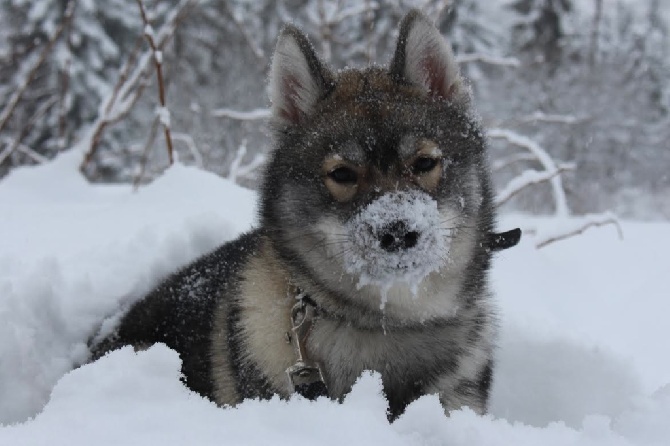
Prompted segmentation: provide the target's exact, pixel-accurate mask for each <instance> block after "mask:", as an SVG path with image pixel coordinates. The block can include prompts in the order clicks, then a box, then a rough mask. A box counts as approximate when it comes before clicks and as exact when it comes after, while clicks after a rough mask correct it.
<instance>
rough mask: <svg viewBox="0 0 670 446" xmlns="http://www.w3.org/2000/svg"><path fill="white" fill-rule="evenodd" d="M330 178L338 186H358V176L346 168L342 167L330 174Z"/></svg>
mask: <svg viewBox="0 0 670 446" xmlns="http://www.w3.org/2000/svg"><path fill="white" fill-rule="evenodd" d="M328 177H330V179H332V180H333V181H335V182H336V183H338V184H348V185H351V184H356V183H357V182H358V174H357V173H356V172H355V171H354V170H353V169H350V168H348V167H345V166H340V167H338V168H336V169H333V170H331V171H330V172H328Z"/></svg>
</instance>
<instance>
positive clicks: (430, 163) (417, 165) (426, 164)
mask: <svg viewBox="0 0 670 446" xmlns="http://www.w3.org/2000/svg"><path fill="white" fill-rule="evenodd" d="M437 163H438V159H437V158H431V157H428V156H420V157H419V158H417V159H416V161H414V164H413V165H412V171H413V172H414V174H416V175H420V174H422V173H426V172H430V171H431V170H433V169H434V168H435V166H437Z"/></svg>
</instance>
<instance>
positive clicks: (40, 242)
mask: <svg viewBox="0 0 670 446" xmlns="http://www.w3.org/2000/svg"><path fill="white" fill-rule="evenodd" d="M79 156H80V155H79V154H78V153H76V151H72V152H71V153H67V154H64V155H61V156H60V157H59V158H58V159H57V160H55V161H54V162H52V163H50V164H47V165H43V166H39V167H32V168H23V169H19V170H16V171H14V172H13V173H12V174H11V175H10V176H9V177H7V178H5V179H3V180H2V181H0V423H2V426H1V427H0V444H3V445H5V444H7V445H10V444H11V445H24V444H26V445H27V444H30V445H33V444H45V445H58V444H63V445H65V444H67V445H79V444H82V445H84V444H86V445H88V444H93V443H94V444H97V445H105V444H110V445H112V444H114V445H117V444H161V445H166V446H167V445H172V444H175V445H176V444H180V445H181V444H198V445H207V444H217V445H219V444H263V445H266V444H270V443H272V444H289V443H290V444H292V445H302V444H321V445H331V444H333V445H335V444H337V445H341V444H347V443H348V444H366V445H374V444H384V445H387V446H388V445H396V444H397V445H434V444H448V445H510V444H514V445H518V446H523V445H538V444H542V445H544V446H549V445H565V444H573V445H668V444H670V424H669V423H668V422H667V420H670V384H669V383H670V355H668V348H667V347H666V346H665V342H666V341H665V340H666V339H670V324H667V323H666V322H665V320H666V318H667V317H668V314H670V300H668V299H667V296H666V294H667V292H665V290H664V288H665V287H664V285H665V282H666V281H667V274H668V272H670V271H669V270H668V262H667V261H666V260H665V259H664V255H665V254H667V252H668V251H669V248H670V224H647V223H634V222H624V223H623V229H624V236H625V238H624V240H623V241H619V239H618V238H617V235H616V232H615V230H614V229H611V228H602V229H597V230H592V231H590V232H587V233H586V234H584V235H582V236H579V237H576V238H572V239H569V240H567V241H563V242H560V243H556V244H553V245H551V246H548V247H546V248H544V249H542V250H537V249H535V248H534V246H533V243H532V241H533V235H532V233H533V232H536V233H538V234H539V233H542V232H545V233H546V231H555V230H556V225H564V224H568V223H569V222H560V221H558V222H557V221H554V220H542V219H537V218H530V217H525V216H514V215H510V216H505V218H503V223H502V224H501V228H503V229H504V228H508V227H510V226H512V225H518V226H521V227H522V228H524V229H525V230H526V237H525V239H524V240H522V243H521V245H520V246H519V247H517V248H515V249H513V250H510V251H507V252H504V253H502V254H500V255H499V256H498V257H497V259H496V261H495V264H494V270H493V284H494V289H495V290H496V293H497V297H498V301H499V306H500V324H501V339H500V346H499V350H498V366H497V369H496V373H495V381H494V387H493V394H492V401H491V413H490V414H489V415H487V416H483V417H482V416H477V415H475V414H474V413H473V412H472V411H469V410H467V409H464V410H461V411H457V412H454V413H452V414H451V416H450V417H448V418H447V417H445V416H444V414H443V412H442V409H441V407H440V405H439V403H438V401H437V398H436V397H435V396H426V397H423V398H421V399H419V400H418V401H416V402H414V403H413V404H412V405H410V407H409V408H408V410H407V411H406V413H405V414H404V415H403V416H402V417H401V418H400V419H399V420H397V421H396V422H395V423H393V424H389V423H388V421H387V420H386V414H385V411H386V401H385V399H384V398H383V395H382V393H381V383H380V379H379V377H378V376H377V375H375V374H372V373H371V374H365V375H364V376H362V377H361V378H360V379H359V382H358V384H357V385H356V386H355V388H354V390H353V391H352V393H351V394H350V395H349V396H348V397H347V398H346V400H345V401H344V402H343V403H342V404H339V403H335V402H332V401H329V400H325V399H322V400H318V401H315V402H309V401H306V400H303V399H301V398H297V397H296V398H294V399H292V400H291V401H288V402H286V401H281V400H279V399H273V400H271V401H246V402H244V403H243V404H241V405H240V406H239V407H237V408H226V409H221V408H217V407H216V406H214V405H213V404H212V403H210V402H209V401H206V400H204V399H202V398H201V397H200V396H199V395H197V394H194V393H192V392H190V391H189V390H188V389H187V388H186V387H184V386H183V385H182V384H181V382H180V381H179V369H180V362H179V358H178V355H177V354H176V353H175V352H173V351H171V350H169V349H168V348H166V347H165V346H162V345H156V346H154V347H152V348H150V349H149V350H147V351H143V352H138V353H135V352H134V351H132V349H130V348H126V349H122V350H119V351H116V352H113V353H111V354H109V355H108V356H106V357H105V358H103V359H101V360H100V361H98V362H96V363H93V364H88V365H85V366H82V367H80V368H76V369H74V370H73V368H74V367H75V365H77V364H81V363H83V362H85V361H86V358H87V355H88V350H87V347H86V342H87V340H88V339H89V337H90V336H91V335H92V334H93V333H95V332H96V331H97V330H99V329H101V328H102V329H103V330H104V329H105V328H106V327H109V326H111V325H112V324H113V322H114V315H115V314H117V313H118V311H119V309H120V308H123V307H124V306H127V305H129V304H131V303H132V302H133V301H134V300H135V299H137V298H139V297H141V296H142V295H143V294H144V293H146V292H147V291H148V290H149V289H151V288H152V287H153V286H155V285H156V284H157V283H158V281H160V280H161V278H162V277H164V276H165V275H167V274H168V273H169V272H171V271H173V270H174V269H176V268H178V267H179V266H181V265H184V264H186V263H187V262H189V261H190V260H192V259H194V258H195V257H197V256H199V255H201V254H203V253H205V252H207V251H209V250H211V249H213V248H214V247H215V246H217V245H219V244H220V243H223V242H225V241H227V240H230V239H232V238H234V237H236V236H237V235H238V234H239V233H240V232H243V231H245V230H247V229H248V228H250V227H251V225H252V224H253V221H254V207H255V200H256V197H255V194H254V193H253V192H250V191H247V190H245V189H242V188H239V187H237V186H235V185H234V184H232V183H230V182H228V181H226V180H223V179H220V178H218V177H216V176H214V175H212V174H209V173H206V172H202V171H199V170H196V169H193V168H188V167H184V166H181V165H175V166H173V167H172V168H170V169H169V170H168V172H166V174H165V175H164V176H163V177H161V178H159V179H158V180H157V181H155V182H154V183H153V184H151V185H149V186H147V187H144V188H142V189H140V190H139V191H138V192H133V191H132V189H131V188H130V187H127V186H94V185H90V184H88V183H86V182H85V181H84V180H83V179H81V178H80V177H79V175H78V174H77V165H78V162H79ZM103 321H105V322H104V323H103Z"/></svg>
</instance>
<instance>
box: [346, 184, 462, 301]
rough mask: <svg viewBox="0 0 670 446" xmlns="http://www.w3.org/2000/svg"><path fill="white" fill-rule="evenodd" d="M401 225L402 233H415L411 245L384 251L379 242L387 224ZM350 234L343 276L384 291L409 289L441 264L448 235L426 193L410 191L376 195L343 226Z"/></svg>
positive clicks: (446, 246)
mask: <svg viewBox="0 0 670 446" xmlns="http://www.w3.org/2000/svg"><path fill="white" fill-rule="evenodd" d="M396 222H402V223H404V224H405V225H406V229H407V232H410V231H411V232H416V233H417V234H419V236H418V239H417V241H416V246H414V247H412V248H411V249H399V250H396V251H394V252H388V251H387V250H385V249H384V248H382V246H381V245H380V238H381V236H382V234H384V231H386V230H387V228H388V226H389V225H392V224H394V223H396ZM346 229H347V231H348V232H349V234H350V235H351V237H350V238H351V245H352V246H351V249H348V250H347V252H350V255H348V256H346V258H345V268H346V270H347V272H348V273H350V274H352V275H354V276H358V277H360V279H359V283H358V287H359V288H361V287H363V286H365V285H368V284H372V285H377V286H380V287H381V288H383V289H387V290H388V289H389V288H390V287H391V286H393V285H394V283H396V282H403V283H405V284H407V285H408V286H409V287H410V289H412V290H414V292H415V294H416V288H417V287H418V285H419V283H420V282H421V280H423V279H424V278H425V277H426V276H427V275H428V274H430V273H432V272H433V271H435V270H436V269H439V268H440V266H441V265H444V264H445V262H446V261H447V256H448V254H449V244H448V240H449V236H450V235H451V231H450V230H447V229H442V221H441V218H440V212H439V210H438V208H437V202H436V201H435V200H433V199H432V198H431V197H430V196H429V195H428V194H426V193H423V192H420V191H416V190H412V191H407V192H405V191H399V192H392V193H388V194H385V195H382V196H381V197H380V198H378V199H376V200H375V201H373V202H372V203H370V204H369V205H368V206H366V207H365V208H364V209H363V210H362V211H361V212H360V213H359V214H358V215H356V216H355V217H354V218H352V219H351V221H350V222H349V223H348V224H347V228H346Z"/></svg>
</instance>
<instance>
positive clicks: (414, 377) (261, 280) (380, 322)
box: [94, 11, 496, 418]
mask: <svg viewBox="0 0 670 446" xmlns="http://www.w3.org/2000/svg"><path fill="white" fill-rule="evenodd" d="M436 36H438V37H439V33H438V32H437V30H435V28H434V27H433V26H432V25H431V24H430V22H429V21H428V19H427V18H425V17H424V16H423V15H421V14H420V13H419V12H417V11H412V12H410V13H409V14H408V15H407V16H406V17H405V19H404V20H403V22H402V23H401V25H400V37H399V40H398V48H397V50H396V52H395V55H394V58H393V60H392V61H391V64H390V68H389V69H388V70H386V69H382V68H368V69H365V70H345V71H343V72H341V73H337V74H335V73H333V72H332V71H331V70H329V69H328V68H327V67H326V66H325V65H324V64H322V63H321V62H320V61H319V59H318V57H317V56H316V54H315V53H314V50H313V48H312V47H311V45H310V44H309V42H308V41H307V38H306V37H305V36H304V35H303V34H302V33H301V32H300V31H299V30H297V29H296V28H295V27H292V26H288V27H286V28H285V29H284V30H283V31H282V33H281V35H280V36H279V42H278V45H277V48H278V49H277V53H276V54H275V57H274V59H273V67H272V70H271V80H270V85H271V88H272V94H271V97H272V100H273V104H274V105H273V113H274V118H273V120H274V121H273V126H274V132H275V140H276V149H275V150H274V152H273V154H272V157H271V159H270V161H269V163H268V165H267V169H266V172H265V177H264V182H263V185H262V188H261V192H260V198H261V209H260V227H259V229H257V230H255V231H253V232H251V233H249V234H246V235H244V236H242V237H241V238H240V239H238V240H236V241H234V242H231V243H229V244H226V245H224V246H222V247H221V248H219V249H217V250H216V251H214V252H213V253H211V254H209V255H207V256H205V257H203V258H201V259H199V260H197V261H196V262H194V263H193V264H192V265H190V266H188V267H187V268H185V269H184V270H182V271H180V272H177V273H176V274H174V275H173V276H171V277H169V278H168V279H167V280H166V281H165V282H164V283H163V284H161V285H160V286H159V287H158V288H157V289H156V290H155V291H154V292H152V293H151V294H150V295H149V296H147V297H146V298H144V299H143V300H141V301H139V302H138V303H137V304H136V305H135V306H134V307H133V308H132V309H131V310H130V311H129V312H128V314H127V315H126V316H125V317H124V318H123V320H122V321H121V323H120V325H119V327H118V330H117V332H116V333H115V335H114V336H112V337H109V338H108V339H106V340H105V341H103V342H102V343H101V344H100V345H98V346H97V347H96V349H95V351H94V357H99V356H100V355H102V354H104V353H105V352H106V351H108V350H110V349H113V348H117V347H118V346H120V345H125V344H133V345H144V344H151V343H154V342H164V343H166V344H167V345H168V346H170V347H171V348H174V349H176V350H177V351H178V352H179V353H180V355H181V358H182V360H183V373H184V376H185V381H186V383H187V385H189V386H190V387H191V388H193V389H194V390H196V391H198V392H200V393H202V394H203V395H205V396H207V397H209V398H211V399H212V400H214V401H215V402H217V403H219V404H222V405H234V404H236V403H238V402H240V401H241V400H242V399H244V398H250V397H261V398H268V397H270V396H271V395H273V394H279V395H281V396H282V397H288V396H290V394H291V390H292V389H290V388H289V386H288V382H287V379H286V374H285V370H286V368H287V367H289V366H290V365H292V364H293V363H294V362H295V359H296V358H295V356H294V353H293V349H292V346H291V345H290V344H289V343H287V342H286V339H285V333H286V332H288V331H290V322H289V314H290V309H291V307H292V306H293V304H294V303H295V295H296V290H297V289H298V288H299V289H301V290H303V291H305V292H306V293H307V294H309V296H310V297H311V299H312V300H313V301H314V302H316V304H317V305H318V310H317V311H318V318H317V319H316V321H315V325H314V329H313V331H312V333H311V334H310V336H309V338H308V352H309V355H310V358H311V359H313V360H316V361H318V362H319V363H320V364H321V365H322V367H323V372H324V377H325V381H326V384H327V386H328V389H329V393H330V396H331V397H333V398H336V399H340V398H342V397H343V396H344V395H345V394H346V393H347V392H348V391H349V390H350V389H351V387H352V385H353V383H354V382H355V380H356V379H357V378H358V377H359V376H360V374H361V373H362V372H363V371H364V370H375V371H378V372H379V373H380V374H381V375H382V380H383V384H384V390H385V393H386V395H387V398H388V400H389V406H390V411H389V416H390V417H391V418H395V417H397V416H398V415H399V414H401V413H402V411H403V410H404V409H405V407H406V406H407V404H409V403H410V402H411V401H413V400H414V399H416V398H418V397H419V396H421V395H423V394H426V393H439V395H440V399H441V401H442V403H443V405H444V407H445V410H447V411H448V410H451V409H456V408H459V407H462V406H469V407H471V408H472V409H473V410H475V411H477V412H479V413H483V412H485V411H486V405H487V400H488V392H489V387H490V383H491V375H492V367H493V349H494V342H495V332H496V330H495V317H494V311H493V308H492V303H491V296H490V292H489V288H488V279H487V277H488V269H489V266H490V258H491V253H490V251H489V250H488V249H486V246H485V245H486V243H485V241H486V237H487V234H489V233H490V232H491V231H492V228H493V224H494V210H493V204H492V192H491V185H490V179H489V168H488V162H487V155H486V150H485V143H484V141H483V137H482V134H481V132H480V130H479V127H478V125H477V123H476V122H475V121H474V120H473V119H472V118H471V116H470V112H469V110H468V106H469V105H468V102H469V101H468V100H467V99H466V96H467V91H465V89H464V87H463V82H462V79H461V78H460V75H459V74H458V69H457V67H456V65H455V62H454V60H453V55H452V53H451V50H450V49H449V46H448V45H447V44H446V43H445V42H443V41H442V40H439V41H437V40H436V39H437V37H436ZM440 39H441V38H440ZM408 42H409V43H408ZM417 51H418V52H420V54H419V55H418V56H417V54H415V53H416V52H417ZM423 60H429V62H428V63H423V62H422V61H423ZM435 67H442V68H444V72H435V71H434V70H435ZM422 69H424V72H421V70H422ZM422 147H423V148H422ZM426 147H427V148H426ZM431 157H433V158H434V161H435V163H436V164H435V165H436V167H430V166H431V165H432V164H430V163H431V159H432V158H431ZM424 158H429V160H428V164H429V166H428V167H429V168H430V169H428V168H426V169H424V170H420V169H419V167H420V164H418V163H419V161H417V160H423V161H424V162H426V160H425V159H424ZM329 166H334V168H333V169H338V168H341V167H344V168H345V171H347V172H349V173H351V172H352V171H353V172H356V176H355V178H354V179H353V180H351V179H350V180H347V181H349V182H347V181H340V180H341V178H340V180H337V181H335V180H334V179H333V178H338V177H336V176H334V174H333V172H334V170H332V169H331V167H329ZM417 166H419V167H417ZM329 169H331V170H329ZM435 169H437V170H435ZM345 173H346V172H345ZM345 180H346V179H345ZM398 191H412V192H415V193H417V194H421V196H422V197H424V198H425V199H426V200H428V201H429V202H430V203H434V204H435V206H436V209H437V212H438V213H439V217H440V221H439V223H438V225H437V227H434V228H432V227H431V228H428V229H424V231H426V232H423V233H416V234H413V235H412V234H410V229H407V228H406V227H405V226H400V227H401V228H405V229H398V230H397V231H400V232H397V233H396V232H393V233H392V234H394V235H393V237H396V238H397V239H398V240H400V239H401V238H402V241H403V243H405V244H404V245H402V247H401V248H399V249H403V250H407V252H410V253H411V249H412V246H414V245H413V243H414V241H412V240H410V235H412V237H414V238H417V237H418V238H420V237H422V236H426V234H427V231H432V232H431V233H433V235H434V234H440V236H443V237H447V238H448V244H449V256H448V259H447V258H445V259H444V261H443V262H442V263H440V264H437V265H431V267H432V268H433V270H432V272H430V273H427V275H426V276H425V277H424V278H423V279H422V280H421V281H420V282H418V284H417V287H416V289H415V290H412V289H411V287H410V286H409V285H407V284H406V283H403V282H402V281H399V282H396V283H394V284H393V285H392V286H390V285H389V286H386V285H385V284H383V283H374V282H373V283H369V284H364V283H361V281H360V277H359V276H357V274H356V273H355V272H352V270H351V269H350V268H349V269H348V268H347V265H348V263H347V262H348V260H349V258H348V257H347V255H348V254H347V253H348V252H350V250H351V249H362V250H364V251H365V250H366V249H367V248H366V246H365V245H364V246H362V247H361V246H359V245H356V244H354V243H353V242H352V240H351V237H352V235H351V224H350V222H352V221H356V220H355V217H356V216H358V215H361V210H363V209H366V207H368V206H369V205H371V203H375V202H376V200H378V199H380V197H384V196H386V195H387V194H393V193H397V192H398ZM411 218H412V216H403V217H402V219H403V224H405V223H406V226H407V227H412V221H411ZM388 223H389V225H388V226H389V227H394V228H397V227H398V226H393V225H392V224H396V223H398V222H395V221H389V222H388ZM375 224H377V226H379V227H381V228H384V227H386V226H384V225H385V222H384V221H382V222H381V223H380V222H375ZM373 226H374V225H367V224H365V222H363V223H361V226H360V227H357V228H354V229H355V230H360V231H365V230H371V229H369V228H372V227H373ZM377 226H374V227H375V228H377ZM378 230H379V231H381V232H383V230H382V229H375V231H378ZM395 230H396V229H394V231H395ZM347 231H349V232H347ZM389 231H390V230H389ZM403 231H404V232H403ZM389 234H391V233H380V234H377V232H375V233H374V234H371V235H374V237H372V242H370V243H373V244H374V246H373V245H370V246H369V247H368V248H369V249H372V248H375V249H379V246H381V245H379V246H377V245H376V243H380V244H381V243H383V242H382V237H383V236H386V237H389ZM375 237H376V238H375ZM393 240H395V239H393ZM393 246H395V245H393ZM393 249H394V250H395V249H396V248H393ZM338 250H341V251H338ZM389 251H390V249H389ZM403 252H404V251H403ZM393 254H394V253H392V252H389V255H393ZM424 254H425V253H424ZM420 258H421V253H418V254H417V259H419V260H420ZM383 302H385V304H384V305H382V303H383ZM382 307H383V308H382Z"/></svg>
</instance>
